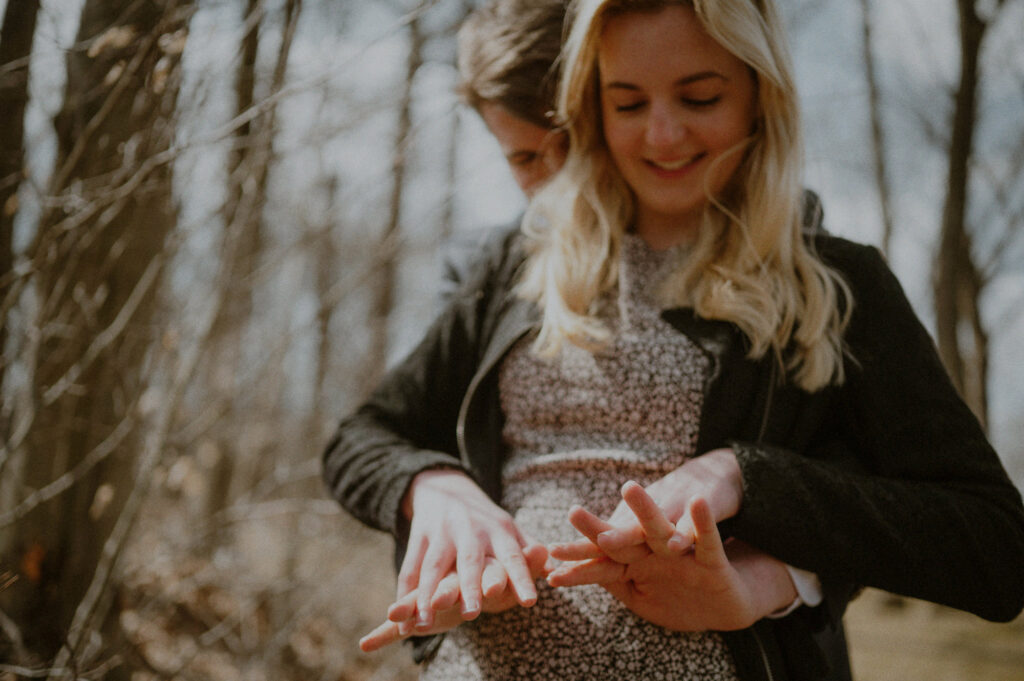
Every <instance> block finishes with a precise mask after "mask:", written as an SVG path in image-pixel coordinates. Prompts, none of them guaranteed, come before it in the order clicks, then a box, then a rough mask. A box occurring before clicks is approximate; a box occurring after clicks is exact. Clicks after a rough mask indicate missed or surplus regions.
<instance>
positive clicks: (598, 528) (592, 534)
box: [569, 506, 612, 544]
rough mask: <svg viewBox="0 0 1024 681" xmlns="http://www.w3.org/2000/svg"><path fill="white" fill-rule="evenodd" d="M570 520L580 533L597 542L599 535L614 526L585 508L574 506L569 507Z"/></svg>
mask: <svg viewBox="0 0 1024 681" xmlns="http://www.w3.org/2000/svg"><path fill="white" fill-rule="evenodd" d="M569 522H570V523H572V526H573V527H575V528H576V529H577V530H579V532H580V534H582V535H583V536H584V537H586V538H587V539H589V540H590V541H592V542H593V543H594V544H597V536H598V535H599V534H601V533H602V532H607V531H608V530H610V529H612V526H611V525H609V524H608V523H606V522H605V521H603V520H601V519H600V518H598V517H597V516H596V515H594V514H593V513H591V512H590V511H588V510H587V509H585V508H583V507H582V506H573V507H572V508H570V509H569Z"/></svg>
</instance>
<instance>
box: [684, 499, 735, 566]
mask: <svg viewBox="0 0 1024 681" xmlns="http://www.w3.org/2000/svg"><path fill="white" fill-rule="evenodd" d="M690 517H691V518H692V519H693V529H694V557H695V558H696V560H697V562H698V563H700V564H701V565H704V566H705V567H710V568H717V567H722V566H723V565H728V563H729V559H728V558H726V556H725V547H724V546H723V545H722V536H721V535H720V534H719V533H718V526H717V525H715V518H714V516H712V515H711V507H710V506H708V502H707V501H705V500H704V499H702V498H701V497H697V498H696V499H694V500H693V501H691V502H690Z"/></svg>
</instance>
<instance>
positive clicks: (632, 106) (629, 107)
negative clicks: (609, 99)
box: [615, 102, 644, 112]
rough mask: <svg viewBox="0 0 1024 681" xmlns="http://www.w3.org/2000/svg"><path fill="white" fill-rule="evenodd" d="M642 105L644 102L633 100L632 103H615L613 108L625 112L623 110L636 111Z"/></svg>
mask: <svg viewBox="0 0 1024 681" xmlns="http://www.w3.org/2000/svg"><path fill="white" fill-rule="evenodd" d="M643 105H644V102H633V103H632V104H618V105H616V107H615V110H616V111H623V112H625V111H638V110H639V109H640V108H641V107H642V106H643Z"/></svg>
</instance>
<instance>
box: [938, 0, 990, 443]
mask: <svg viewBox="0 0 1024 681" xmlns="http://www.w3.org/2000/svg"><path fill="white" fill-rule="evenodd" d="M957 6H958V10H959V17H960V57H961V66H960V83H959V86H958V88H957V92H956V101H955V107H954V112H953V122H952V134H951V136H950V146H949V171H948V176H947V180H946V199H945V203H944V205H943V209H942V230H941V235H940V239H939V250H938V253H937V254H936V256H935V260H934V263H933V267H932V272H933V293H934V305H935V324H936V331H937V337H938V346H939V354H940V356H941V357H942V361H943V363H944V364H945V366H946V370H947V371H949V374H950V376H951V378H952V379H953V383H954V384H955V385H956V387H957V389H958V390H960V392H961V395H962V396H963V397H964V399H965V400H966V401H967V403H968V405H969V406H970V407H971V409H972V410H973V411H974V413H975V415H976V416H977V417H978V418H979V419H980V420H981V422H982V424H983V425H985V424H987V422H988V414H987V409H986V399H985V398H984V397H983V396H984V394H985V392H986V390H985V382H986V378H987V377H986V376H985V373H986V368H985V367H986V366H987V362H988V359H987V357H986V356H984V355H985V353H986V352H987V342H981V339H982V338H983V337H984V334H983V333H982V334H981V335H980V336H979V333H978V329H979V328H980V325H981V322H980V316H979V314H978V307H979V296H980V294H981V292H982V289H983V285H982V284H983V279H982V277H981V274H980V272H979V271H978V267H977V265H976V263H975V261H974V254H973V251H972V243H971V237H970V233H969V231H968V228H967V191H968V185H969V182H970V159H971V154H972V148H973V143H974V129H975V124H976V119H977V91H978V69H979V58H980V55H981V45H982V41H983V38H984V36H985V31H986V29H987V25H986V24H985V23H984V22H983V21H982V19H981V18H980V17H979V16H978V14H977V12H976V10H975V7H974V0H958V2H957ZM968 386H974V388H973V389H972V390H967V387H968Z"/></svg>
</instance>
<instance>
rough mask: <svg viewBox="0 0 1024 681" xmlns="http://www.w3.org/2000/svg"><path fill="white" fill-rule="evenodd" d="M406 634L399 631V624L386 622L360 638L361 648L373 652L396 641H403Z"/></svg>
mask: <svg viewBox="0 0 1024 681" xmlns="http://www.w3.org/2000/svg"><path fill="white" fill-rule="evenodd" d="M403 638H405V636H403V635H402V634H400V633H399V631H398V625H397V624H396V623H394V622H384V623H383V624H381V625H380V626H378V627H377V628H376V629H374V630H373V631H371V632H370V633H369V634H367V635H366V636H364V637H362V638H361V639H359V649H360V650H362V651H363V652H364V653H372V652H373V651H375V650H380V649H381V648H383V647H384V646H387V645H390V644H392V643H394V642H395V641H401V640H402V639H403Z"/></svg>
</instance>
